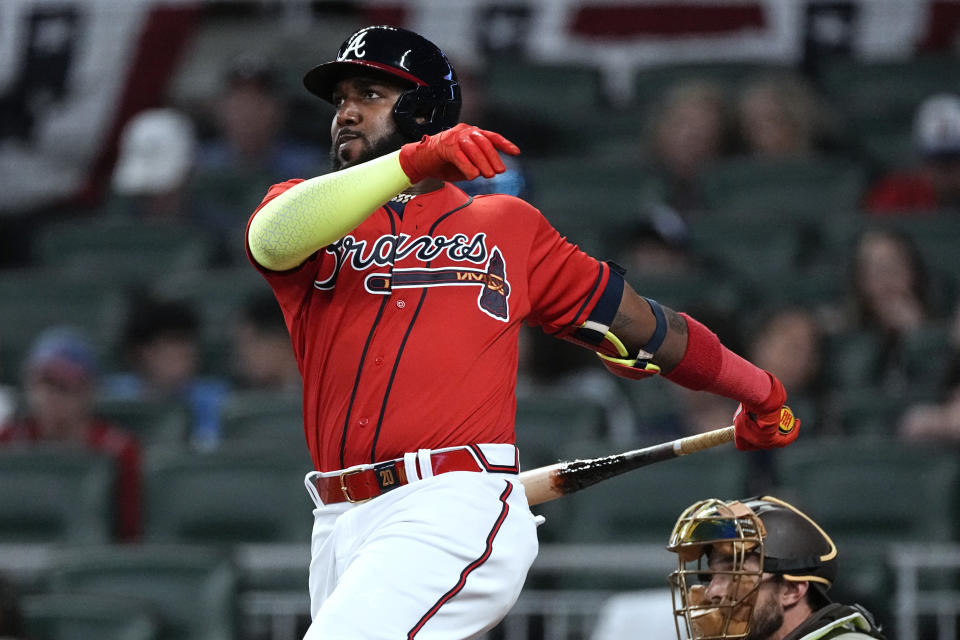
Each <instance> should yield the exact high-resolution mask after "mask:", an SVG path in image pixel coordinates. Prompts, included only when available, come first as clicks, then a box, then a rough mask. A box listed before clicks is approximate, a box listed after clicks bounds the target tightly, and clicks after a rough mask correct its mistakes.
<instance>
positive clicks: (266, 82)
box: [196, 54, 328, 230]
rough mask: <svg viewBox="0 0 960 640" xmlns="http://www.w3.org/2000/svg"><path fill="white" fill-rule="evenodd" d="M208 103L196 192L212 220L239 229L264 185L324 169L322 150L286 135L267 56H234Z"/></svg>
mask: <svg viewBox="0 0 960 640" xmlns="http://www.w3.org/2000/svg"><path fill="white" fill-rule="evenodd" d="M212 107H213V114H212V116H213V118H212V123H211V124H212V125H213V127H214V131H213V132H212V135H210V136H205V137H204V139H203V140H202V141H201V143H200V147H199V151H198V154H197V193H196V197H197V198H198V206H199V207H200V209H201V211H202V214H203V217H204V218H205V219H206V220H208V221H209V223H210V224H213V225H214V226H217V227H219V228H222V229H225V230H231V229H234V228H235V227H237V225H239V227H240V228H241V229H242V228H243V223H244V221H245V220H246V217H247V215H248V212H249V211H251V210H252V209H253V208H254V207H256V205H257V204H258V203H259V202H260V199H261V197H262V192H263V190H264V189H265V188H266V185H270V184H274V183H277V182H282V181H284V180H289V179H290V178H311V177H313V176H316V175H320V174H322V173H325V172H326V171H327V169H328V166H327V164H328V163H327V161H326V157H327V156H326V152H325V151H324V150H322V149H320V148H319V147H318V146H314V145H310V144H305V143H303V142H300V141H295V140H292V139H289V138H288V137H287V136H286V133H285V119H286V117H287V112H288V105H287V102H286V99H285V95H284V90H283V87H282V83H281V82H280V74H279V71H278V69H277V68H276V67H275V66H274V65H273V63H272V62H271V61H270V60H267V59H265V58H263V57H260V56H256V55H247V54H243V55H240V56H238V57H237V58H235V59H234V60H233V61H232V62H231V63H230V64H229V65H228V67H227V68H226V70H225V72H224V75H223V82H222V88H221V91H220V94H219V95H218V96H217V98H216V100H215V102H214V103H213V105H212Z"/></svg>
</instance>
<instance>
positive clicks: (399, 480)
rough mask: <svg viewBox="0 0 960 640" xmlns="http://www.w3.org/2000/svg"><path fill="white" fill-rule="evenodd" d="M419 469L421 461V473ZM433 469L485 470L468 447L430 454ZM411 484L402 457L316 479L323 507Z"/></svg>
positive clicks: (363, 498)
mask: <svg viewBox="0 0 960 640" xmlns="http://www.w3.org/2000/svg"><path fill="white" fill-rule="evenodd" d="M419 466H420V461H419V459H418V460H417V467H418V471H419ZM430 466H431V467H432V469H433V475H439V474H441V473H447V472H449V471H483V467H481V466H480V465H479V464H478V463H477V461H476V459H475V458H474V457H473V454H471V453H470V451H469V450H468V449H465V448H464V449H453V450H452V451H431V452H430ZM421 475H422V474H421ZM409 482H410V480H409V479H408V478H407V470H406V466H405V465H404V462H403V458H397V459H396V460H388V461H387V462H378V463H376V464H373V465H370V466H369V467H364V468H362V469H347V470H345V471H343V472H342V473H339V474H337V475H331V476H314V478H313V484H314V486H315V487H316V488H317V493H318V494H319V495H320V501H321V502H323V504H334V503H336V502H365V501H367V500H370V499H371V498H376V497H377V496H379V495H381V494H384V493H386V492H387V491H390V490H392V489H396V488H397V487H402V486H403V485H405V484H408V483H409Z"/></svg>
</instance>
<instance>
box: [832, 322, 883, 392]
mask: <svg viewBox="0 0 960 640" xmlns="http://www.w3.org/2000/svg"><path fill="white" fill-rule="evenodd" d="M825 342H826V345H825V349H824V353H829V354H831V355H830V366H829V367H827V371H825V375H826V376H827V377H828V380H829V384H828V385H827V386H828V388H829V387H830V386H831V385H836V386H837V387H839V388H840V389H841V390H846V389H854V388H857V387H869V386H871V385H873V384H874V380H873V376H874V372H875V371H876V370H877V367H878V363H879V358H880V355H881V354H882V349H881V341H880V337H879V336H878V335H877V334H875V333H872V332H868V331H857V330H849V331H841V332H837V333H833V334H829V335H827V336H826V338H825Z"/></svg>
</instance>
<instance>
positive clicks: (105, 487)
mask: <svg viewBox="0 0 960 640" xmlns="http://www.w3.org/2000/svg"><path fill="white" fill-rule="evenodd" d="M115 474H116V469H115V464H114V461H113V459H112V458H110V457H109V456H107V455H105V454H100V453H95V452H92V451H88V450H86V449H81V448H77V447H70V446H61V445H53V444H29V445H19V444H17V445H7V446H4V447H0V541H3V542H16V543H33V542H37V543H76V544H79V543H85V544H93V543H105V542H109V541H110V540H111V537H112V535H113V505H114V500H115V493H114V478H115Z"/></svg>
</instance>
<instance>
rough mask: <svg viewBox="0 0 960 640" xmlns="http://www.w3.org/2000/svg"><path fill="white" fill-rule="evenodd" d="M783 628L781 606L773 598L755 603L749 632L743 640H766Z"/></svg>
mask: <svg viewBox="0 0 960 640" xmlns="http://www.w3.org/2000/svg"><path fill="white" fill-rule="evenodd" d="M782 626H783V606H782V605H781V604H780V602H779V601H778V600H777V599H775V598H766V599H762V600H761V601H760V602H757V604H756V606H755V607H754V609H753V614H752V615H751V616H750V631H749V632H748V633H747V637H746V638H745V640H767V639H768V638H771V637H773V634H774V633H776V632H777V631H778V630H779V629H780V627H782Z"/></svg>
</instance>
